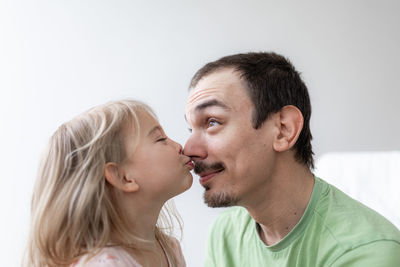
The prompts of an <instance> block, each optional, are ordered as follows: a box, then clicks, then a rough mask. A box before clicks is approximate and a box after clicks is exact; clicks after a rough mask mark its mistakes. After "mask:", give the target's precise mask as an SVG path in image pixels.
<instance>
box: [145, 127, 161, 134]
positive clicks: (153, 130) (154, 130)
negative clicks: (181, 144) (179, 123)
mask: <svg viewBox="0 0 400 267" xmlns="http://www.w3.org/2000/svg"><path fill="white" fill-rule="evenodd" d="M157 131H160V132H162V128H161V126H160V125H156V126H154V127H153V128H152V129H151V130H150V131H149V133H148V134H147V136H150V135H152V134H154V133H155V132H157Z"/></svg>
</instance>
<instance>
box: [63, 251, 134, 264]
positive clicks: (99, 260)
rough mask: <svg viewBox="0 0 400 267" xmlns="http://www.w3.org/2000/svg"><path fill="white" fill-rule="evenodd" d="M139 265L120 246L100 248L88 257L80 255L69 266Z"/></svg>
mask: <svg viewBox="0 0 400 267" xmlns="http://www.w3.org/2000/svg"><path fill="white" fill-rule="evenodd" d="M95 266H99V267H123V266H132V267H141V265H140V264H139V263H138V262H136V261H135V259H134V258H132V257H131V255H129V254H128V252H126V251H125V250H124V249H123V248H121V247H105V248H102V249H101V250H100V251H99V252H98V253H97V254H96V255H94V256H93V257H91V258H88V255H84V256H83V257H81V258H80V259H79V260H78V261H77V262H76V263H74V264H72V265H71V267H95Z"/></svg>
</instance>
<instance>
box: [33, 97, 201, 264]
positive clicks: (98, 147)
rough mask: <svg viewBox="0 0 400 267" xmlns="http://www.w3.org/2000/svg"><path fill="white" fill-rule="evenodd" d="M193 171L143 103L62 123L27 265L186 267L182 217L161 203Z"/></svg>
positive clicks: (47, 158) (40, 187)
mask: <svg viewBox="0 0 400 267" xmlns="http://www.w3.org/2000/svg"><path fill="white" fill-rule="evenodd" d="M191 169H193V164H192V162H191V161H190V158H189V157H187V156H185V155H183V154H182V147H181V146H180V145H179V144H177V143H176V142H174V141H172V140H171V139H169V138H168V137H167V136H166V135H165V133H164V131H163V129H162V128H161V126H160V124H159V123H158V121H157V119H156V117H155V115H154V113H153V111H152V110H151V109H150V107H148V106H147V105H145V104H143V103H141V102H138V101H133V100H124V101H116V102H110V103H107V104H105V105H102V106H98V107H95V108H92V109H90V110H89V111H87V112H85V113H83V114H81V115H79V116H77V117H76V118H74V119H73V120H71V121H69V122H67V123H64V124H63V125H61V126H60V127H59V129H58V130H57V131H56V132H55V133H54V135H53V136H52V137H51V139H50V142H49V144H48V146H47V149H46V150H45V152H44V155H43V158H42V161H41V164H40V167H39V173H38V177H37V181H36V185H35V189H34V194H33V199H32V221H31V232H30V238H29V242H28V253H27V255H28V257H27V259H26V264H27V265H28V266H157V267H162V266H170V267H173V266H185V261H184V258H183V256H182V253H181V249H180V246H179V243H178V241H177V240H176V239H175V238H173V237H171V234H172V231H173V229H172V226H173V224H174V221H173V220H172V219H173V218H179V217H176V215H175V214H176V213H173V212H172V213H171V211H170V210H168V209H167V207H166V205H164V204H165V203H166V201H167V200H169V199H170V198H172V197H174V196H176V195H178V194H180V193H182V192H184V191H185V190H187V189H188V188H190V186H191V184H192V175H191V173H190V170H191ZM160 211H161V213H160ZM178 222H179V223H180V221H179V219H178ZM179 225H180V224H179Z"/></svg>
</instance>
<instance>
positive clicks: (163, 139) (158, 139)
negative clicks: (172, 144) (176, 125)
mask: <svg viewBox="0 0 400 267" xmlns="http://www.w3.org/2000/svg"><path fill="white" fill-rule="evenodd" d="M167 139H168V137H166V136H160V137H159V138H157V142H164V141H166V140H167Z"/></svg>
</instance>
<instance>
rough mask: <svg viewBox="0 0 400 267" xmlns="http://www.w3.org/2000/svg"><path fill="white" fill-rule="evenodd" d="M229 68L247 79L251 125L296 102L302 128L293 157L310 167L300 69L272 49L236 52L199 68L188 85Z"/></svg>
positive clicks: (306, 107) (307, 112)
mask: <svg viewBox="0 0 400 267" xmlns="http://www.w3.org/2000/svg"><path fill="white" fill-rule="evenodd" d="M224 68H233V69H234V70H236V71H237V72H238V73H239V75H240V77H241V79H243V80H244V81H245V82H246V83H247V91H248V93H249V96H250V99H251V101H252V102H253V104H254V111H253V115H252V117H253V118H252V120H253V127H254V128H255V129H258V128H259V127H260V126H261V125H262V124H263V122H264V121H265V120H266V119H268V117H269V115H271V114H274V113H276V112H278V111H280V110H281V109H282V108H283V107H284V106H287V105H293V106H296V107H297V108H298V109H299V110H300V111H301V113H302V114H303V117H304V124H303V129H302V131H301V133H300V136H299V139H298V140H297V142H296V144H295V145H294V147H295V149H296V159H297V160H298V161H299V162H301V163H304V164H305V165H307V166H308V167H309V168H310V169H312V168H314V159H313V154H314V153H313V151H312V146H311V140H312V135H311V131H310V116H311V103H310V97H309V95H308V90H307V87H306V85H305V84H304V82H303V81H302V80H301V78H300V73H299V72H297V71H296V69H295V68H294V66H293V65H292V64H291V63H290V61H289V60H288V59H286V58H285V57H283V56H281V55H278V54H276V53H273V52H269V53H267V52H260V53H246V54H236V55H231V56H226V57H223V58H220V59H218V60H216V61H213V62H210V63H208V64H206V65H205V66H204V67H202V68H201V69H199V70H198V71H197V72H196V74H195V75H194V76H193V78H192V80H191V82H190V89H191V88H193V87H195V86H196V85H197V83H198V82H199V80H200V79H201V78H203V77H205V76H207V75H209V74H211V73H213V72H215V71H217V70H220V69H224Z"/></svg>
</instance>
